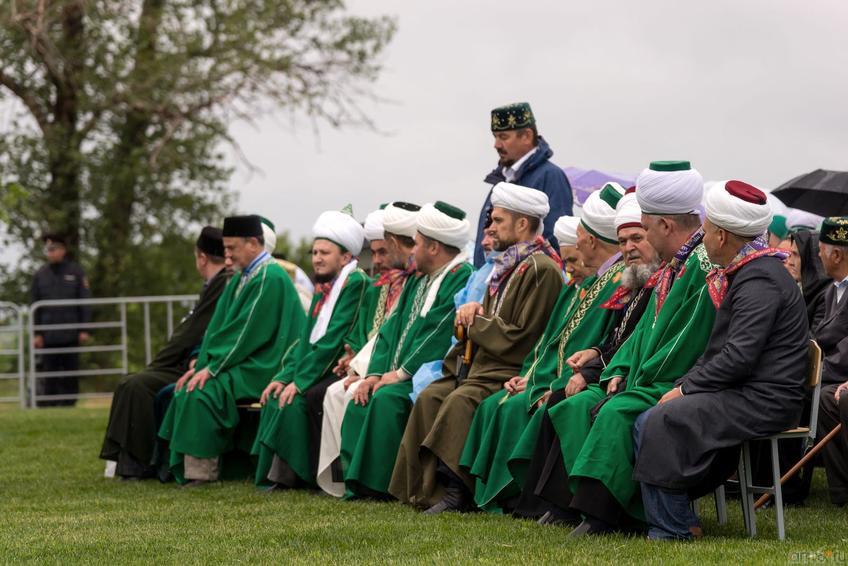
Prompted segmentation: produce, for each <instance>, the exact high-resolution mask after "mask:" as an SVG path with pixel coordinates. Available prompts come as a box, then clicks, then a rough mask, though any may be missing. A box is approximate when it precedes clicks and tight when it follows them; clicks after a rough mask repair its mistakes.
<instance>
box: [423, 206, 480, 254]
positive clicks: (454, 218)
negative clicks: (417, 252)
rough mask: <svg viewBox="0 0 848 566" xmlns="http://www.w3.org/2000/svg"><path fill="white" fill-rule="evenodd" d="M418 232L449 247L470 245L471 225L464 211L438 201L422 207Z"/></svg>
mask: <svg viewBox="0 0 848 566" xmlns="http://www.w3.org/2000/svg"><path fill="white" fill-rule="evenodd" d="M418 231H419V232H421V233H422V234H423V235H425V236H427V237H428V238H432V239H434V240H436V241H439V242H441V243H443V244H446V245H448V246H453V247H455V248H463V247H465V244H467V243H468V240H469V234H470V232H471V225H470V224H469V223H468V220H467V219H466V218H465V213H464V212H463V211H461V210H460V209H458V208H456V207H455V206H451V205H449V204H447V203H444V202H442V201H436V202H435V203H427V204H425V205H424V206H422V207H421V210H420V211H419V212H418Z"/></svg>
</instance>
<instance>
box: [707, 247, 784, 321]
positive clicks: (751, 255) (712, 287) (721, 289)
mask: <svg viewBox="0 0 848 566" xmlns="http://www.w3.org/2000/svg"><path fill="white" fill-rule="evenodd" d="M760 257H776V258H779V259H780V260H781V261H786V258H787V257H789V254H787V253H786V252H785V251H783V250H778V249H776V248H770V247H769V245H768V241H767V240H766V237H765V235H763V236H759V237H757V238H756V239H754V240H752V241H750V242H748V243H747V244H745V245H744V246H742V249H740V250H739V253H737V254H736V257H734V258H733V260H732V261H731V262H730V263H729V264H727V267H725V268H724V269H722V268H720V267H716V268H713V270H712V271H710V272H709V273H708V274H707V289H709V291H710V299H712V301H713V304H714V305H715V308H719V307H720V306H721V303H722V301H724V297H726V296H727V289H728V288H729V287H730V281H729V280H728V277H729V276H730V275H733V274H734V273H735V272H736V271H738V270H739V269H740V268H741V267H742V266H743V265H745V264H746V263H748V262H749V261H752V260H755V259H757V258H760Z"/></svg>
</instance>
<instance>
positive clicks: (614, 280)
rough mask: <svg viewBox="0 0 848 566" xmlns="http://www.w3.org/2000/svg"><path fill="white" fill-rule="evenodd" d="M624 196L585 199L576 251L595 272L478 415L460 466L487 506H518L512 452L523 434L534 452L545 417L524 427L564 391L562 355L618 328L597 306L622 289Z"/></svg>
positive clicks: (619, 192)
mask: <svg viewBox="0 0 848 566" xmlns="http://www.w3.org/2000/svg"><path fill="white" fill-rule="evenodd" d="M622 196H624V189H623V188H622V187H621V186H620V185H618V184H617V183H608V184H607V185H605V186H604V187H603V188H602V189H601V190H600V191H597V192H594V193H592V194H591V195H589V198H587V199H586V202H585V203H584V205H583V216H582V219H581V221H580V224H579V225H578V226H577V249H578V251H579V252H580V255H581V257H582V261H583V264H584V265H585V266H589V267H591V268H592V269H593V270H594V271H595V275H594V276H593V277H592V278H591V280H590V281H584V283H583V285H582V286H581V290H580V293H579V295H572V294H571V293H568V292H567V291H566V292H563V293H560V298H559V299H558V301H557V305H556V306H554V311H553V312H552V313H551V316H550V318H549V319H548V324H547V327H546V328H545V332H544V333H543V335H542V337H541V338H540V340H539V341H537V343H536V346H535V347H534V349H533V352H532V353H531V354H530V355H529V356H527V358H526V359H525V361H524V365H523V366H522V368H521V372H519V373H518V374H517V375H516V376H514V377H512V378H511V379H510V380H509V381H507V382H506V383H504V388H503V390H502V391H500V392H498V393H496V394H495V395H492V396H491V397H489V398H488V399H486V400H485V401H483V402H482V403H481V404H480V406H479V407H478V408H477V411H476V412H475V413H474V421H473V422H472V424H471V430H470V431H469V434H468V439H467V440H466V442H465V448H464V449H463V452H462V458H461V460H460V465H461V466H462V467H463V468H464V469H467V470H468V473H469V474H471V475H472V476H474V478H475V479H476V485H475V490H474V500H475V503H476V504H477V505H478V506H479V507H481V508H483V509H487V510H490V511H499V510H501V509H502V508H506V509H507V510H511V509H512V508H513V507H515V503H516V500H517V496H518V495H519V493H520V491H521V486H520V485H518V483H517V482H515V481H514V479H513V477H512V474H511V473H510V470H509V468H508V467H507V463H508V461H509V459H510V456H511V455H512V453H513V450H515V449H516V446H517V445H518V444H519V440H522V439H523V441H524V443H525V445H524V446H522V449H523V450H524V451H527V452H528V453H529V451H530V450H532V447H533V446H534V444H535V430H537V427H538V424H539V423H540V422H541V420H540V419H538V418H537V419H535V420H533V421H532V422H533V426H534V427H536V428H534V430H532V431H526V432H525V429H526V428H527V426H528V424H530V423H531V417H532V416H533V414H534V412H535V411H536V409H537V408H538V407H539V406H540V405H542V404H543V403H544V401H545V399H546V398H547V396H548V395H550V392H551V390H552V389H561V388H563V387H564V386H565V383H566V382H567V381H568V378H569V377H570V376H571V369H570V368H569V366H568V365H566V364H565V360H567V359H568V358H569V357H570V356H571V355H572V354H573V353H574V352H577V351H579V350H584V349H586V348H590V347H592V346H594V345H595V344H599V343H601V342H602V341H603V340H604V338H605V337H606V335H607V334H608V332H609V331H610V330H611V328H612V326H613V319H614V316H613V312H612V311H610V310H607V309H602V308H600V305H602V304H604V303H605V302H606V301H607V300H608V299H609V298H610V297H611V296H612V294H613V293H614V292H615V291H616V289H618V287H619V285H620V284H621V272H622V270H623V269H624V265H625V264H624V262H622V261H620V260H621V253H620V252H619V246H618V239H617V230H616V224H615V217H616V205H617V204H618V202H619V200H620V199H621V197H622ZM527 459H529V456H528V458H527Z"/></svg>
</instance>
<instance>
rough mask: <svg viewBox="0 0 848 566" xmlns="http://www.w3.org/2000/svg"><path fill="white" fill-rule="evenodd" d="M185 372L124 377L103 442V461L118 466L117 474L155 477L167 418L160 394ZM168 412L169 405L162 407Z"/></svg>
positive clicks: (173, 370) (171, 370) (148, 371)
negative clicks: (157, 401)
mask: <svg viewBox="0 0 848 566" xmlns="http://www.w3.org/2000/svg"><path fill="white" fill-rule="evenodd" d="M180 375H182V368H147V369H146V370H144V371H142V372H140V373H137V374H134V375H128V376H126V377H124V378H123V379H122V380H121V381H120V383H118V387H117V388H116V389H115V394H114V396H113V397H112V407H111V410H110V412H109V424H108V425H107V427H106V435H105V437H104V439H103V447H102V448H101V450H100V457H101V458H103V459H104V460H114V461H116V462H118V467H117V470H116V471H117V473H118V475H120V476H124V477H148V476H152V475H153V467H152V465H151V464H152V462H153V450H154V446H155V445H156V439H157V432H158V424H159V423H161V419H162V417H163V416H164V414H165V413H164V409H163V407H161V406H160V411H161V414H159V415H158V420H157V413H156V407H155V399H156V395H157V393H158V392H159V391H160V390H161V389H162V388H163V387H165V386H166V385H170V384H172V383H174V382H175V381H176V380H177V379H178V378H179V377H180ZM160 405H164V408H167V404H166V403H161V402H160Z"/></svg>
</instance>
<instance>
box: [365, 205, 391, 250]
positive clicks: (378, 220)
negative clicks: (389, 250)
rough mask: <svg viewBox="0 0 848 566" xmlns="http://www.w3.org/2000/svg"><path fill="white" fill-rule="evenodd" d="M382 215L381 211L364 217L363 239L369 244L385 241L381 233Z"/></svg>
mask: <svg viewBox="0 0 848 566" xmlns="http://www.w3.org/2000/svg"><path fill="white" fill-rule="evenodd" d="M383 214H384V212H383V210H375V211H374V212H372V213H371V214H369V215H368V216H366V217H365V239H366V240H368V241H369V242H371V241H374V240H383V239H385V237H386V235H385V234H384V233H383Z"/></svg>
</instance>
